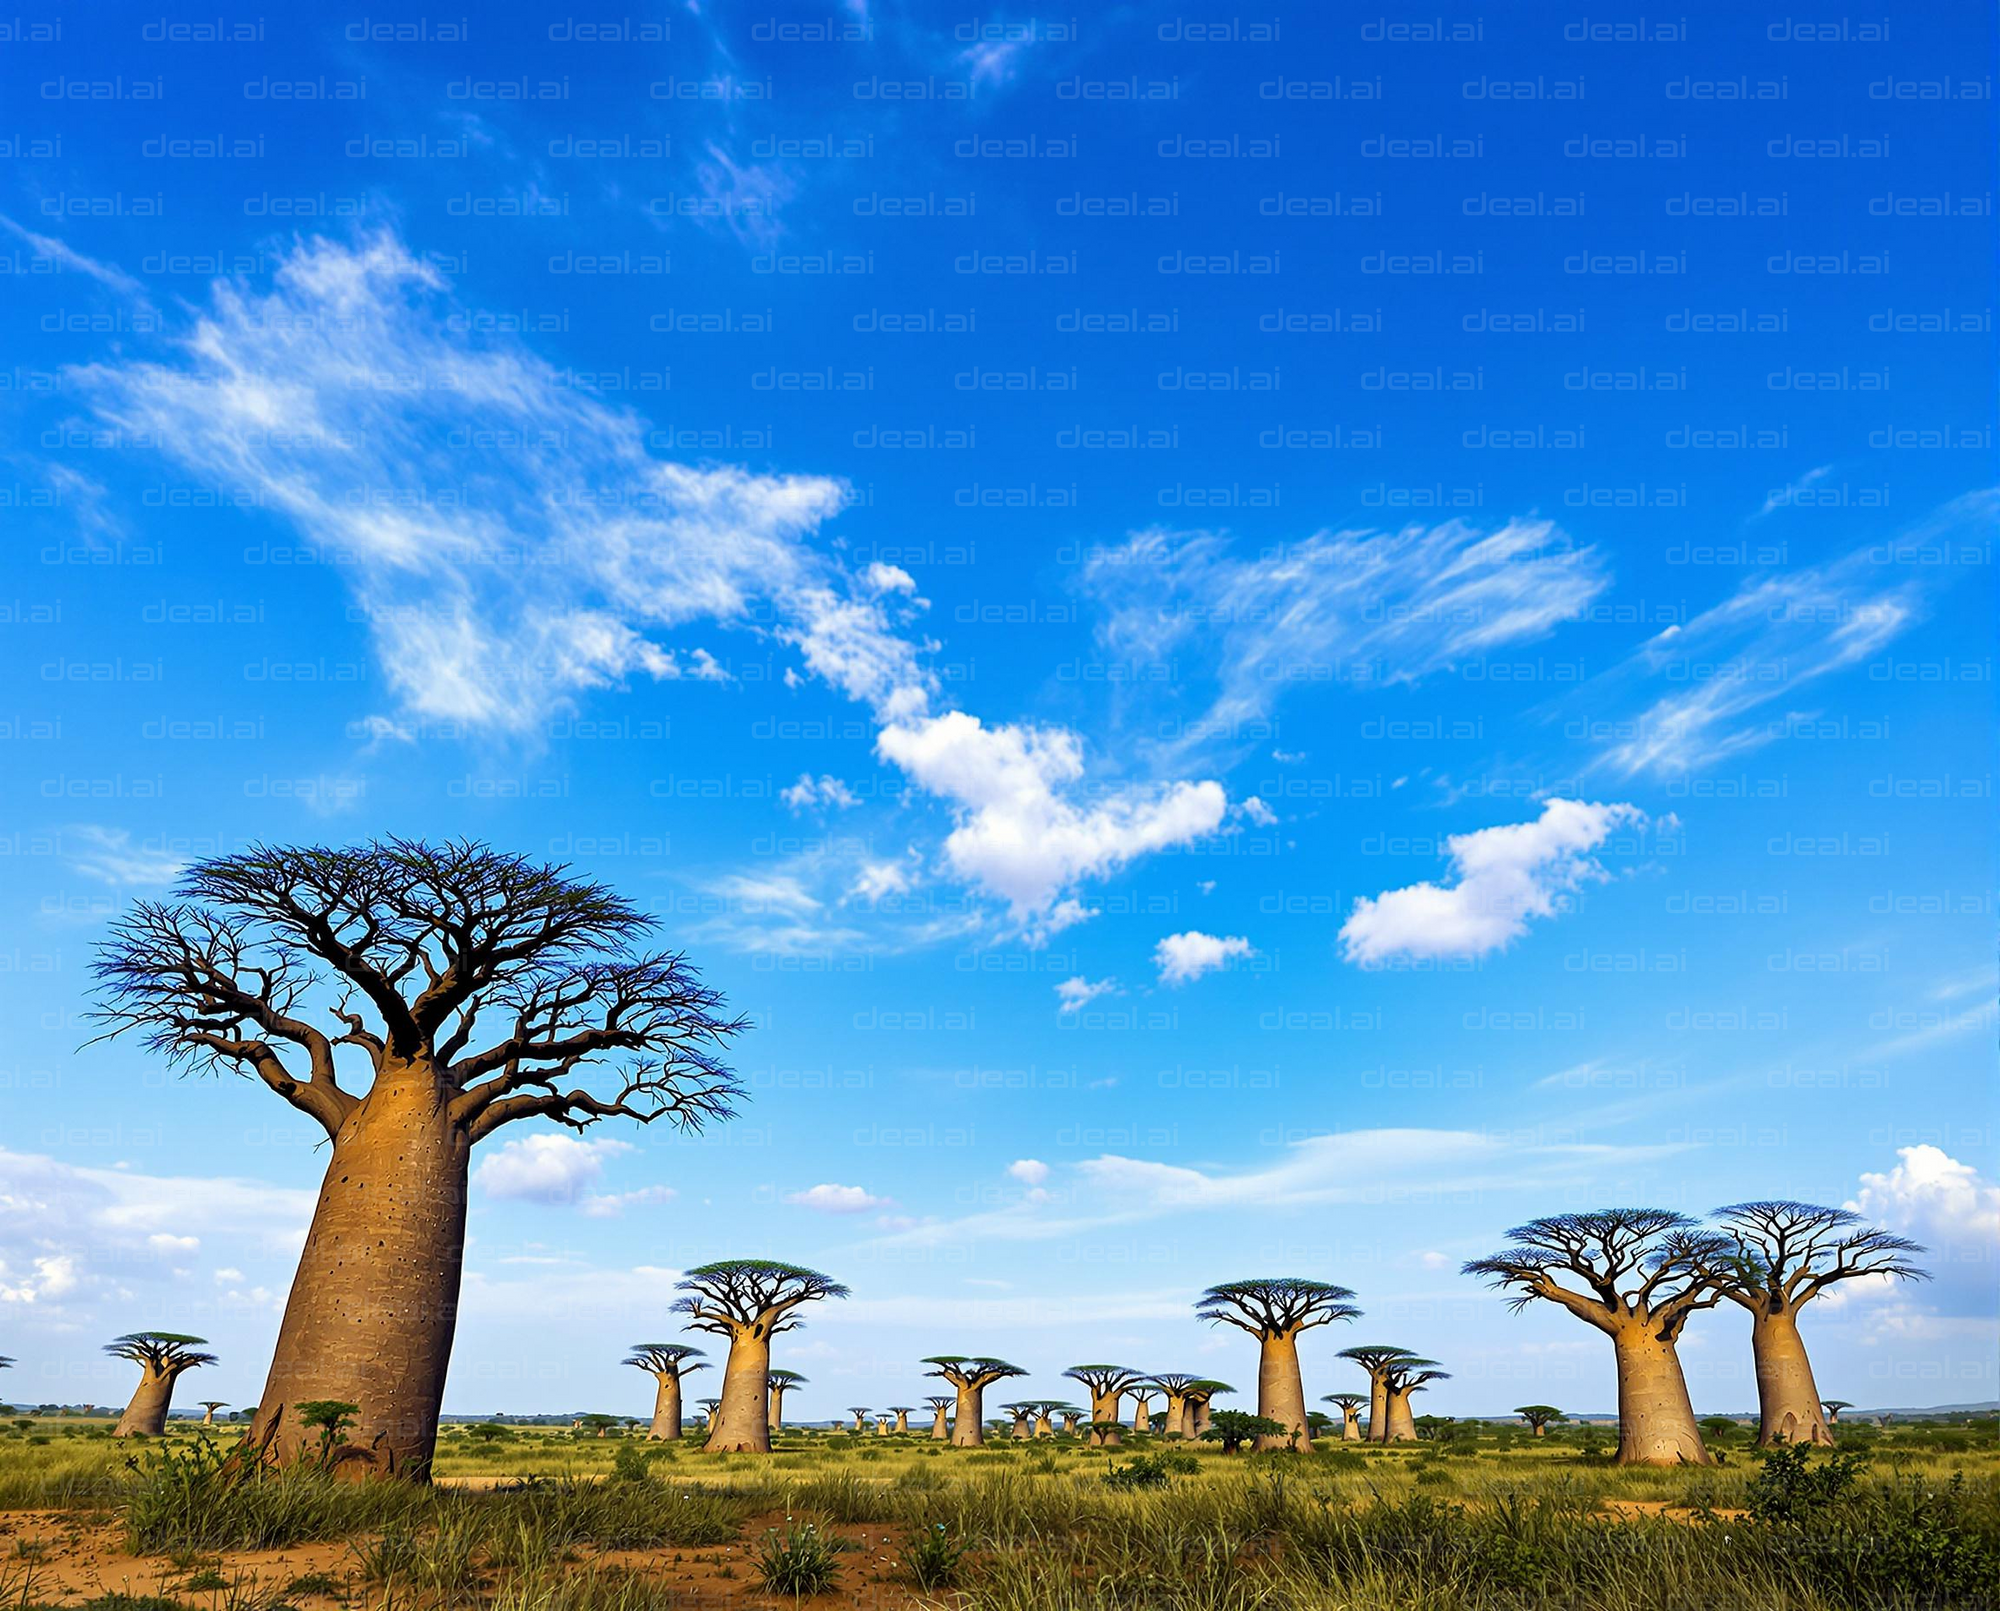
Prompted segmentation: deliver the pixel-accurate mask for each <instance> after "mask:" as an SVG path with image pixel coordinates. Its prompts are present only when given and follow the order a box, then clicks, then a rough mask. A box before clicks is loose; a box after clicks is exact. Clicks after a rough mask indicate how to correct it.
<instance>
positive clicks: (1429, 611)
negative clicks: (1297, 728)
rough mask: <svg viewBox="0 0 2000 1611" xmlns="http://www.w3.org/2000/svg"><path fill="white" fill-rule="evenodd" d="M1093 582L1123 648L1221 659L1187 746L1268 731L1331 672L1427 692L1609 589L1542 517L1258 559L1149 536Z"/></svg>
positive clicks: (1216, 539)
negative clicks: (1420, 683)
mask: <svg viewBox="0 0 2000 1611" xmlns="http://www.w3.org/2000/svg"><path fill="white" fill-rule="evenodd" d="M1085 578H1086V581H1087V582H1088V584H1089V585H1090V586H1091V587H1092V588H1093V589H1094V590H1095V591H1096V592H1097V593H1098V594H1099V595H1100V596H1101V597H1103V598H1105V599H1107V600H1108V601H1110V603H1111V606H1112V609H1111V613H1110V615H1109V617H1108V618H1107V621H1106V624H1105V627H1104V630H1103V637H1104V639H1105V641H1106V643H1107V644H1108V645H1109V646H1110V647H1111V648H1112V649H1113V650H1114V652H1116V653H1118V654H1120V655H1122V656H1125V657H1129V658H1134V659H1149V660H1160V659H1166V658H1169V657H1173V656H1178V657H1181V658H1184V659H1186V658H1192V657H1196V656H1200V655H1204V654H1212V655H1213V656H1214V659H1215V676H1216V681H1217V684H1218V692H1217V695H1216V698H1215V701H1214V703H1213V705H1212V706H1211V707H1210V709H1209V711H1208V714H1207V716H1206V718H1205V719H1204V720H1203V721H1201V722H1198V723H1196V724H1194V726H1193V729H1192V731H1193V734H1194V737H1193V738H1192V739H1191V740H1190V741H1189V743H1190V745H1191V744H1192V743H1198V742H1205V741H1206V740H1207V739H1208V738H1210V737H1213V736H1216V735H1224V736H1226V735H1228V734H1230V733H1232V732H1236V731H1239V730H1241V729H1243V728H1244V727H1246V726H1250V725H1252V724H1256V723H1259V722H1260V721H1261V719H1262V718H1263V717H1264V715H1265V714H1266V712H1268V710H1269V709H1270V707H1271V705H1272V704H1273V703H1274V702H1275V700H1276V699H1277V697H1278V696H1279V694H1280V693H1282V692H1283V690H1284V689H1285V688H1287V687H1288V686H1292V685H1294V684H1298V683H1305V682H1313V681H1318V680H1322V679H1323V677H1324V675H1325V674H1326V673H1327V672H1328V671H1329V670H1331V671H1333V672H1334V673H1335V674H1337V675H1338V677H1339V679H1340V680H1342V681H1345V682H1352V683H1378V682H1405V681H1415V680H1417V679H1419V678H1422V677H1425V676H1428V675H1430V674H1432V673H1434V672H1437V671H1440V670H1443V669H1445V668H1446V667H1449V666H1452V665H1455V664H1457V663H1458V662H1460V661H1464V660H1469V659H1476V658H1477V657H1479V656H1481V655H1484V654H1487V653H1489V652H1491V651H1493V650H1496V649H1499V648H1503V647H1505V646H1507V645H1509V644H1515V643H1522V642H1527V641H1529V640H1532V639H1535V638H1539V637H1542V636H1545V635H1546V634H1547V633H1549V632H1551V631H1552V630H1554V629H1555V627H1557V626H1558V625H1560V624H1561V623H1563V622H1564V621H1569V620H1573V619H1575V618H1576V617H1578V616H1579V615H1581V614H1582V613H1583V612H1584V611H1585V610H1587V609H1588V608H1589V606H1590V604H1591V602H1592V601H1593V600H1594V599H1596V598H1597V596H1598V595H1599V594H1600V593H1602V592H1603V591H1604V589H1605V588H1606V587H1607V586H1608V585H1609V583H1608V579H1607V577H1606V575H1605V572H1604V568H1603V566H1602V564H1601V562H1600V561H1599V559H1598V556H1597V554H1596V552H1595V551H1594V550H1592V549H1590V548H1587V547H1583V548H1580V547H1578V546H1576V545H1575V544H1574V543H1573V542H1572V541H1571V540H1570V538H1569V537H1568V536H1567V535H1566V534H1565V533H1564V532H1562V531H1561V530H1560V529H1559V528H1557V527H1556V525H1555V524H1554V523H1553V522H1551V521H1546V520H1511V521H1509V522H1507V524H1505V525H1504V526H1502V527H1501V528H1500V529H1499V530H1497V531H1492V532H1482V531H1479V530H1477V529H1475V528H1473V527H1471V526H1468V525H1466V524H1464V523H1463V522H1462V521H1456V520H1453V521H1447V522H1445V523H1444V524H1442V525H1439V526H1432V527H1423V526H1407V527H1404V528H1403V529H1402V530H1400V531H1395V532H1382V531H1370V530H1358V531H1338V532H1319V533H1317V534H1315V535H1314V536H1311V537H1308V538H1305V539H1304V540H1303V541H1301V542H1297V543H1292V544H1288V545H1285V546H1282V547H1279V548H1275V549H1268V550H1264V551H1261V552H1259V553H1258V554H1257V555H1256V556H1255V557H1251V558H1238V557H1236V555H1235V554H1233V553H1232V552H1231V550H1230V545H1229V543H1228V542H1227V540H1226V539H1224V538H1223V537H1221V536H1219V535H1217V534H1215V533H1210V532H1192V533H1187V532H1169V531H1158V530H1156V531H1146V532H1141V533H1139V534H1137V535H1136V536H1134V537H1133V538H1132V539H1131V541H1130V542H1129V543H1127V544H1126V545H1125V546H1124V547H1123V548H1120V549H1116V550H1113V551H1111V552H1110V553H1107V554H1105V555H1102V556H1100V557H1099V558H1098V559H1096V560H1095V561H1093V563H1092V564H1091V566H1090V567H1089V569H1088V570H1087V571H1086V573H1085ZM1183 747H1188V746H1183ZM1279 758H1280V759H1283V760H1287V761H1289V760H1294V759H1299V758H1300V757H1297V756H1292V755H1284V754H1282V753H1281V754H1280V755H1279Z"/></svg>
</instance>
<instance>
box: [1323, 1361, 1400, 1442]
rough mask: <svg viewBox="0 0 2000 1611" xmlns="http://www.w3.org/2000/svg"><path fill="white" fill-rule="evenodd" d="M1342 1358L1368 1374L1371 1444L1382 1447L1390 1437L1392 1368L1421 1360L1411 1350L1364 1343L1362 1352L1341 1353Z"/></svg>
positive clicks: (1369, 1436)
mask: <svg viewBox="0 0 2000 1611" xmlns="http://www.w3.org/2000/svg"><path fill="white" fill-rule="evenodd" d="M1339 1357H1340V1358H1342V1359H1351V1360H1353V1361H1354V1363H1355V1364H1357V1365H1359V1366H1360V1367H1361V1368H1362V1369H1363V1370H1365V1371H1366V1372H1367V1373H1368V1441H1369V1442H1370V1443H1380V1442H1382V1441H1383V1440H1384V1439H1385V1438H1386V1437H1387V1436H1388V1433H1389V1378H1388V1370H1389V1367H1390V1365H1392V1364H1393V1363H1395V1361H1397V1360H1399V1359H1415V1358H1416V1357H1417V1356H1416V1355H1415V1354H1414V1353H1413V1352H1412V1351H1411V1350H1410V1349H1407V1348H1391V1347H1390V1346H1388V1345H1387V1344H1386V1343H1364V1344H1363V1345H1362V1346H1360V1347H1359V1348H1343V1349H1341V1351H1340V1356H1339Z"/></svg>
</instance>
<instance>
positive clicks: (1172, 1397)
mask: <svg viewBox="0 0 2000 1611" xmlns="http://www.w3.org/2000/svg"><path fill="white" fill-rule="evenodd" d="M1194 1380H1195V1378H1194V1377H1193V1376H1190V1375H1188V1374H1187V1373H1185V1372H1183V1371H1171V1370H1170V1371H1161V1372H1157V1373H1156V1374H1154V1375H1152V1376H1149V1377H1147V1378H1146V1385H1147V1386H1149V1387H1155V1388H1158V1389H1159V1391H1160V1392H1161V1393H1163V1394H1165V1395H1166V1400H1167V1403H1166V1407H1165V1408H1164V1409H1163V1410H1162V1411H1161V1412H1160V1431H1161V1432H1162V1433H1164V1434H1165V1435H1166V1436H1167V1437H1170V1438H1174V1437H1180V1438H1187V1437H1193V1436H1194V1433H1193V1431H1192V1429H1191V1428H1190V1427H1189V1426H1188V1424H1187V1408H1188V1401H1187V1390H1188V1386H1189V1384H1190V1383H1192V1382H1193V1381H1194Z"/></svg>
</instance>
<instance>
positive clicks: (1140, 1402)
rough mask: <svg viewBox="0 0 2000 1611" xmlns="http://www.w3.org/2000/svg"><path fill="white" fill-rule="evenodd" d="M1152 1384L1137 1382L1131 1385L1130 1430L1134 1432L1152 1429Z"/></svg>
mask: <svg viewBox="0 0 2000 1611" xmlns="http://www.w3.org/2000/svg"><path fill="white" fill-rule="evenodd" d="M1152 1399H1153V1386H1152V1383H1150V1382H1137V1383H1135V1384H1134V1385H1133V1387H1132V1430H1133V1432H1134V1433H1139V1432H1151V1431H1152V1430H1153V1403H1152Z"/></svg>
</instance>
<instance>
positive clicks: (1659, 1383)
mask: <svg viewBox="0 0 2000 1611" xmlns="http://www.w3.org/2000/svg"><path fill="white" fill-rule="evenodd" d="M1612 1342H1613V1344H1614V1346H1615V1347H1616V1349H1617V1354H1618V1463H1619V1464H1620V1465H1622V1466H1632V1465H1639V1466H1675V1465H1695V1466H1706V1465H1713V1464H1714V1463H1715V1462H1714V1460H1713V1458H1712V1457H1711V1456H1710V1455H1709V1452H1708V1450H1707V1449H1705V1448H1703V1447H1702V1442H1701V1429H1700V1428H1699V1427H1697V1426H1696V1425H1695V1421H1694V1405H1693V1403H1692V1402H1691V1401H1690V1400H1689V1398H1688V1390H1687V1378H1686V1377H1685V1376H1683V1375H1682V1374H1681V1361H1680V1356H1679V1355H1678V1354H1677V1353H1676V1352H1675V1351H1674V1345H1673V1344H1672V1343H1669V1342H1662V1341H1660V1339H1659V1338H1658V1337H1657V1336H1655V1335H1654V1331H1653V1328H1652V1327H1651V1326H1649V1325H1644V1324H1639V1323H1631V1324H1627V1325H1626V1326H1624V1327H1623V1328H1621V1329H1620V1330H1619V1331H1617V1332H1615V1333H1614V1334H1613V1336H1612Z"/></svg>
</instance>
